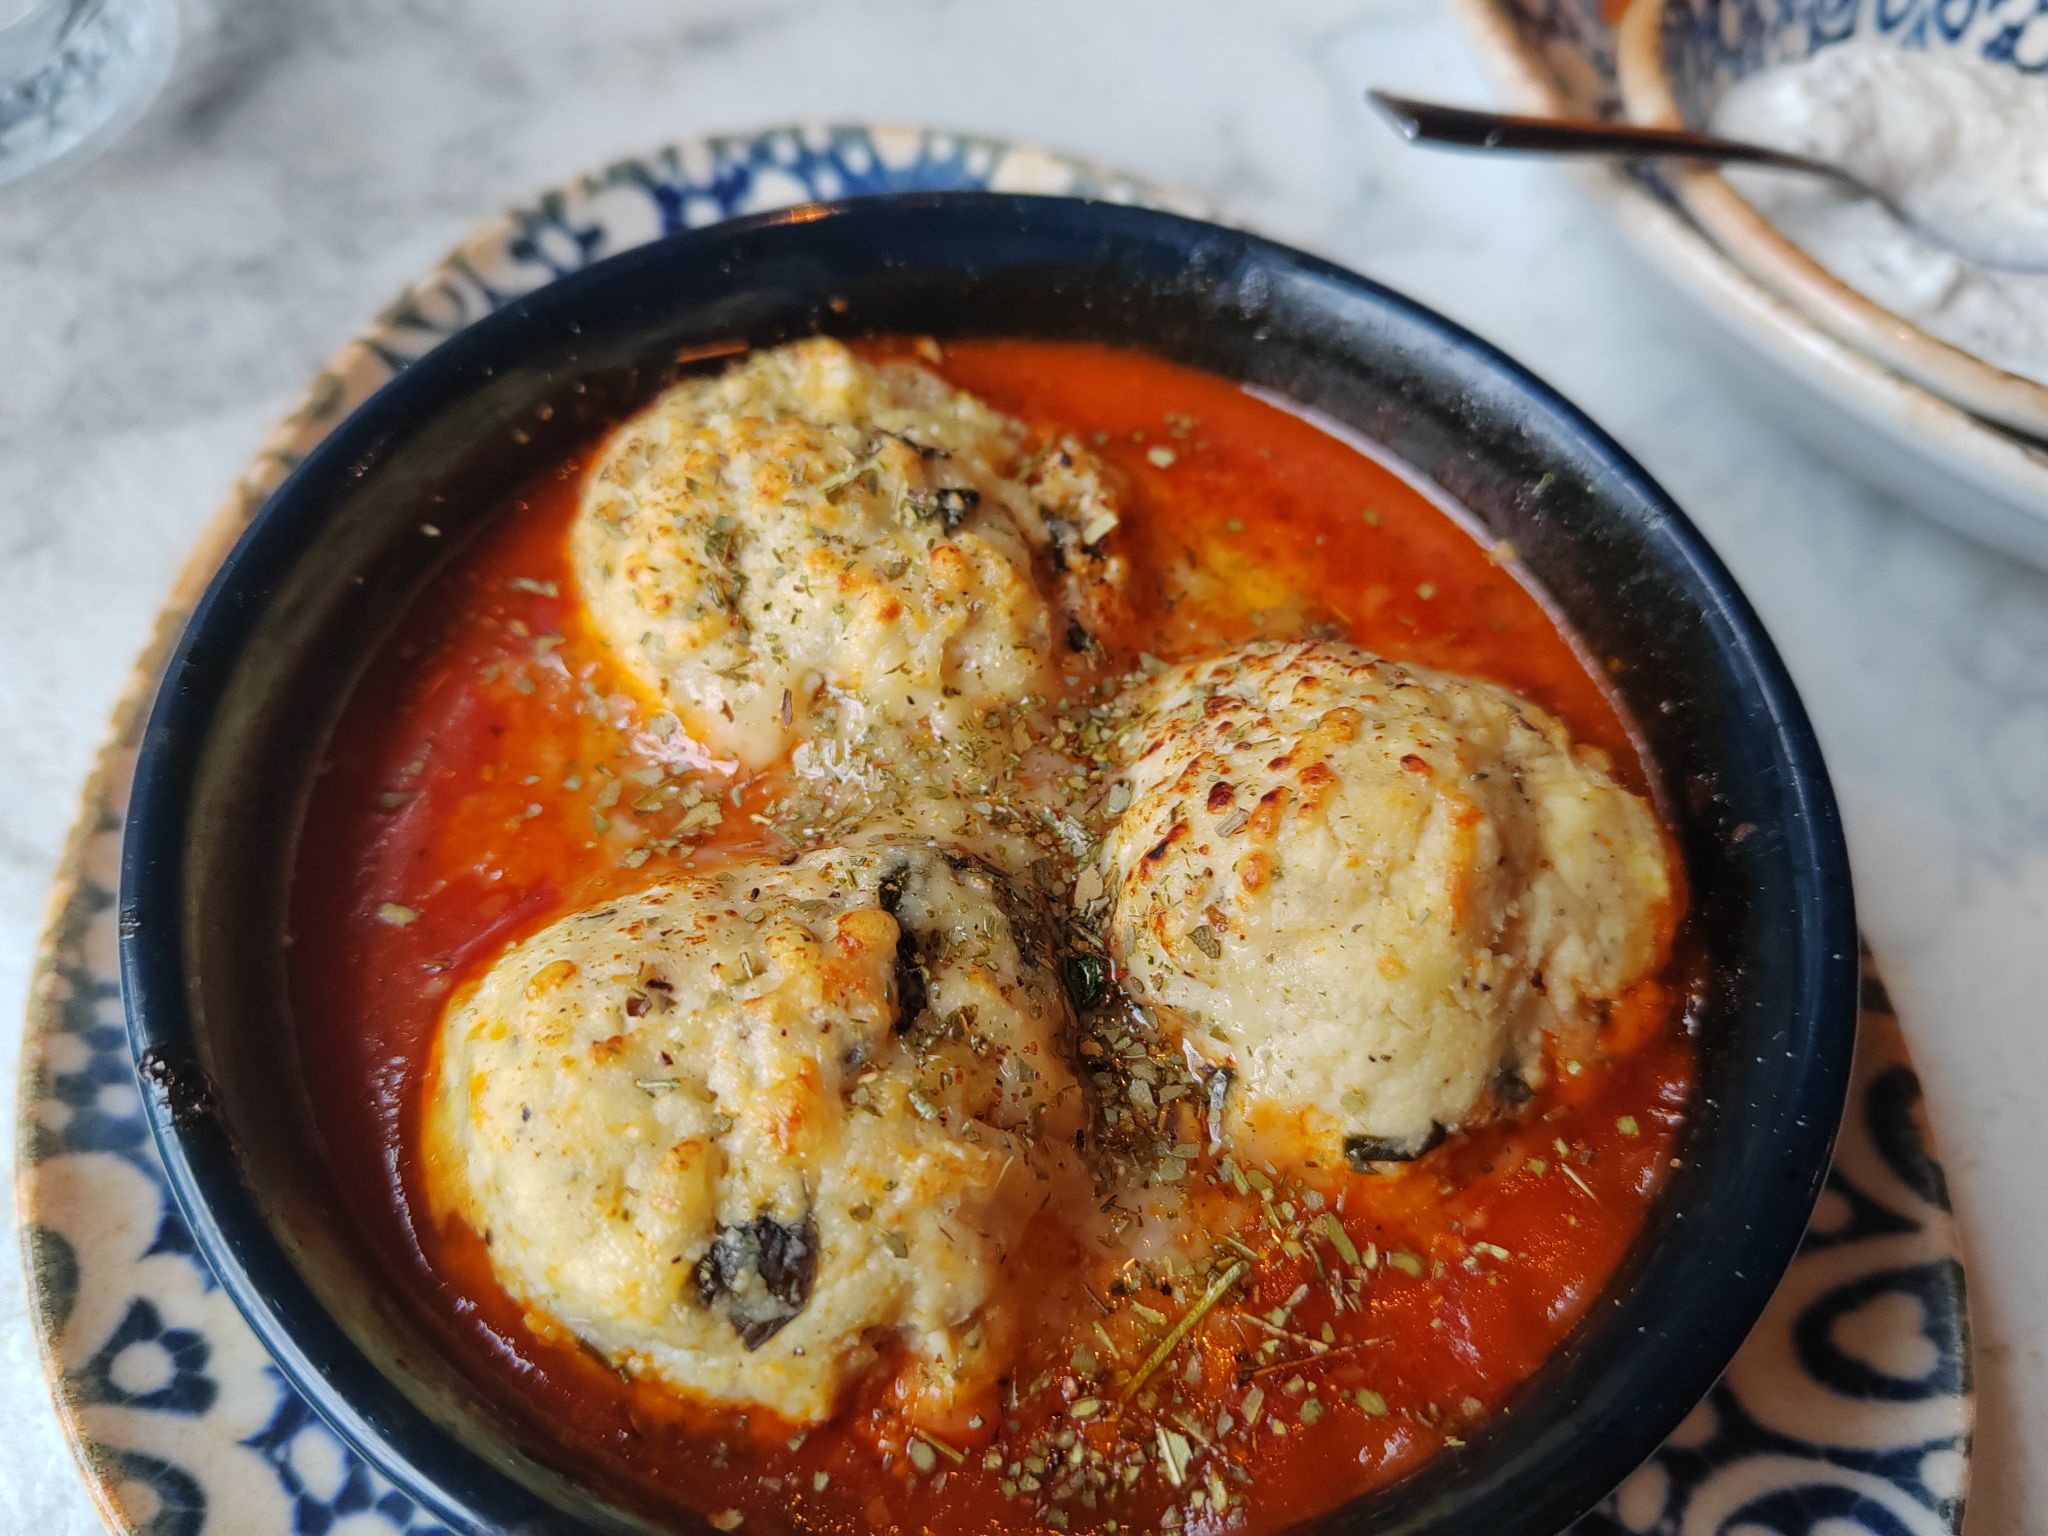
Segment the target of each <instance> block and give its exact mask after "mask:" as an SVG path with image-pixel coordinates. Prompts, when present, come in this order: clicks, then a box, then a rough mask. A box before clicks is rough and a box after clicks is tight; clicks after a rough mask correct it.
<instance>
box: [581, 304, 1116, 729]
mask: <svg viewBox="0 0 2048 1536" xmlns="http://www.w3.org/2000/svg"><path fill="white" fill-rule="evenodd" d="M1116 520H1117V516H1116V510H1115V500H1114V497H1113V495H1112V493H1111V491H1110V489H1109V488H1108V486H1107V485H1106V483H1105V480H1104V476H1103V473H1102V471H1101V467H1100V466H1099V465H1098V464H1097V463H1096V462H1095V461H1094V460H1093V458H1092V457H1091V456H1090V455H1088V454H1087V453H1086V452H1085V451H1084V450H1083V449H1082V448H1080V446H1079V445H1078V444H1075V443H1072V442H1056V443H1050V444H1042V445H1038V446H1037V447H1036V448H1035V449H1034V447H1033V445H1032V444H1031V443H1030V442H1029V440H1028V437H1027V434H1026V433H1025V431H1024V429H1023V428H1022V427H1021V426H1020V425H1019V424H1018V423H1016V422H1014V421H1012V420H1011V419H1010V418H1008V417H1006V416H1003V415H1001V414H1000V413H998V412H996V411H993V410H990V409H989V408H988V407H987V406H985V405H983V404H982V403H981V402H979V401H978V400H976V399H975V398H974V397H973V396H971V395H968V394H964V393H962V392H959V391H956V390H954V389H952V388H951V387H949V386H948V385H946V384H945V383H944V382H943V381H942V380H940V379H939V378H938V377H937V376H936V375H934V374H932V373H929V372H927V371H926V370H924V369H922V368H919V367H917V366H915V365H912V364H892V365H887V366H881V367H877V366H875V365H873V364H870V363H867V362H864V361H862V360H861V359H860V358H858V357H856V356H855V355H854V354H853V353H852V352H850V351H848V350H847V348H846V347H844V346H843V345H841V344H840V343H838V342H836V341H830V340H825V339H814V340H809V341H801V342H796V343H794V344H792V345H789V346H786V347H781V348H778V349H776V350H773V351H768V352H761V353H756V354H755V355H753V356H752V357H750V358H748V359H747V360H746V361H745V362H743V363H740V364H739V365H737V366H735V367H733V368H730V369H728V370H726V371H725V372H723V373H720V374H718V375H716V376H713V377H707V378H699V379H692V380H689V381H686V382H684V383H682V384H678V385H676V386H675V387H674V388H672V389H670V390H669V391H668V392H667V393H665V394H664V395H662V396H661V397H660V398H659V399H658V400H656V401H655V402H654V404H653V405H651V406H649V407H648V408H647V409H646V410H644V411H642V412H641V413H640V414H639V415H637V416H635V417H633V418H632V419H631V420H630V421H628V422H627V423H626V424H625V425H624V426H622V427H621V428H619V430H618V431H617V432H616V433H614V434H613V435H612V437H611V438H610V439H609V441H608V442H607V443H606V444H605V447H604V450H603V452H602V453H601V454H600V455H599V457H598V459H597V461H596V463H595V464H594V465H593V466H592V468H591V470H590V473H589V476H588V479H587V481H586V484H585V489H584V495H583V502H582V506H581V510H580V514H579V516H578V517H577V519H576V523H575V526H574V529H573V531H572V534H571V552H572V557H573V560H574V564H575V569H576V575H577V581H578V584H579V586H580V588H581V590H582V594H583V599H584V602H585V604H586V605H587V610H588V613H589V616H590V618H591V620H592V621H593V622H594V624H595V626H596V628H597V629H598V631H599V632H600V633H601V634H602V635H603V636H604V637H605V639H606V640H607V641H608V642H609V643H610V644H611V646H612V648H613V649H614V651H615V652H616V653H617V654H618V655H619V657H620V658H621V659H622V660H623V661H624V662H625V664H626V666H627V667H628V669H629V670H630V671H631V672H632V673H633V674H634V675H635V676H637V677H638V678H640V679H641V681H642V682H643V684H644V685H645V686H646V687H647V688H648V689H649V690H650V691H651V692H652V693H653V694H655V695H656V696H657V697H658V698H660V699H661V700H662V701H664V702H665V704H666V705H667V706H668V707H669V708H672V709H673V710H675V711H676V712H677V714H678V715H679V716H680V717H681V720H682V723H683V725H684V726H685V727H686V728H687V729H688V731H689V732H690V733H691V734H692V735H693V736H695V737H696V738H697V739H698V740H699V741H701V742H703V743H705V744H706V745H708V746H709V747H710V748H711V749H712V750H713V751H715V752H718V753H721V754H724V755H726V756H728V757H730V758H732V759H734V760H736V761H737V762H738V763H739V764H741V765H742V766H744V767H749V768H755V767H760V766H763V765H765V764H768V763H772V762H774V761H776V760H778V759H780V758H782V757H783V756H785V755H786V754H788V753H789V752H790V751H791V750H792V749H793V748H796V747H797V746H799V745H800V744H811V745H813V746H816V747H819V748H820V749H821V750H822V751H823V752H824V753H825V754H826V755H827V756H837V757H839V758H842V759H843V758H847V757H850V756H858V757H860V758H862V759H864V760H869V761H872V760H874V759H877V758H881V759H888V758H894V757H900V756H902V755H903V753H904V751H905V750H906V746H907V744H908V742H909V741H910V740H911V739H913V738H915V739H917V740H919V741H925V742H935V743H937V744H939V745H940V746H941V747H946V748H951V747H956V746H962V745H965V744H969V743H970V742H971V740H972V738H974V737H975V736H976V735H977V734H980V733H984V731H985V724H984V722H985V717H986V716H987V714H988V713H989V712H990V711H991V710H998V711H1000V710H1007V709H1008V708H1009V707H1010V706H1012V705H1014V704H1015V703H1016V702H1017V701H1018V700H1020V699H1024V698H1026V697H1028V696H1037V697H1039V698H1041V699H1042V698H1043V697H1044V696H1045V695H1046V694H1048V693H1049V692H1051V691H1052V689H1053V687H1054V685H1055V682H1056V673H1057V669H1058V667H1059V666H1060V664H1061V662H1062V660H1063V659H1064V658H1065V657H1066V656H1067V655H1068V654H1069V653H1070V652H1071V651H1072V650H1073V649H1074V646H1075V644H1076V642H1075V641H1074V635H1075V633H1076V631H1075V630H1074V628H1073V626H1074V625H1076V624H1079V625H1081V626H1082V629H1081V631H1080V633H1082V634H1084V635H1085V632H1086V626H1087V624H1088V622H1089V619H1090V615H1091V614H1093V613H1095V612H1097V611H1098V610H1100V609H1101V608H1102V607H1103V606H1104V605H1105V604H1109V603H1113V602H1114V600H1115V599H1114V591H1115V588H1116V587H1117V585H1118V584H1119V583H1120V582H1121V580H1122V565H1121V562H1120V561H1116V560H1113V559H1110V558H1106V557H1105V556H1104V555H1103V554H1102V553H1101V551H1100V549H1099V546H1100V544H1101V541H1102V540H1103V539H1104V537H1105V536H1106V535H1107V534H1108V533H1109V532H1110V531H1111V530H1112V529H1113V528H1114V527H1115V526H1116ZM1040 566H1043V567H1044V568H1045V569H1046V571H1047V573H1048V578H1049V579H1047V580H1046V581H1044V582H1041V580H1040V579H1039V574H1038V570H1037V568H1038V567H1040ZM1055 577H1056V579H1052V578H1055Z"/></svg>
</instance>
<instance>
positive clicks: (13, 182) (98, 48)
mask: <svg viewBox="0 0 2048 1536" xmlns="http://www.w3.org/2000/svg"><path fill="white" fill-rule="evenodd" d="M177 35H178V22H177V9H176V0H0V187H8V186H18V185H21V184H22V183H25V182H27V181H29V180H31V179H33V178H36V177H40V176H44V175H48V174H49V173H51V172H53V171H55V170H56V169H57V168H58V167H60V166H66V165H75V164H76V163H77V162H79V161H80V160H83V159H85V158H86V157H87V156H89V155H91V154H94V153H96V152H97V151H99V150H100V149H103V148H105V147H106V145H107V144H109V143H111V142H112V141H113V139H114V138H115V137H116V136H117V135H118V134H119V133H120V132H121V130H122V129H124V128H126V127H127V126H128V125H129V124H130V123H132V122H134V121H135V119H136V118H137V117H139V116H141V114H142V109H143V108H144V107H146V106H148V105H149V102H150V99H151V98H152V97H153V96H155V95H156V93H157V90H158V88H159V87H160V86H162V84H163V83H164V77H165V76H166V75H167V74H169V73H170V67H171V54H172V51H173V50H174V49H175V47H176V45H177Z"/></svg>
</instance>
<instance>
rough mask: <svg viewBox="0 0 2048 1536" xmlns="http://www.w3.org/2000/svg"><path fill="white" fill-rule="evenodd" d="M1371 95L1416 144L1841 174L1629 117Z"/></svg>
mask: <svg viewBox="0 0 2048 1536" xmlns="http://www.w3.org/2000/svg"><path fill="white" fill-rule="evenodd" d="M1365 94H1366V99H1367V100H1368V101H1370V102H1371V103H1372V104H1373V105H1374V106H1375V107H1377V108H1378V109H1379V111H1380V115H1381V116H1383V117H1384V118H1386V120H1387V121H1388V122H1389V123H1391V124H1393V126H1394V130H1395V131H1396V132H1397V133H1399V134H1400V135H1401V137H1402V138H1404V139H1406V140H1407V141H1408V142H1409V143H1411V144H1440V145H1444V146H1447V147H1450V148H1463V149H1500V150H1511V151H1519V152H1521V153H1524V154H1538V155H1624V156H1629V157H1633V158H1636V159H1649V158H1659V157H1676V158H1681V159H1690V160H1723V161H1728V160H1737V161H1747V162H1750V163H1753V164H1756V165H1776V166H1782V167H1784V168H1785V169H1787V170H1794V171H1813V172H1817V173H1819V174H1821V175H1827V176H1836V175H1839V174H1840V173H1839V172H1838V171H1836V169H1835V168H1834V167H1833V166H1829V165H1822V164H1821V163H1820V162H1818V161H1815V160H1808V159H1806V158H1804V157H1803V156H1800V155H1790V154H1786V153H1785V152H1784V151H1782V150H1776V149H1770V148H1767V147H1766V146H1764V145H1762V144H1745V143H1742V142H1740V141H1739V140H1736V139H1722V138H1716V137H1715V136H1714V135H1712V134H1707V133H1691V132H1688V131H1686V130H1684V129H1678V128H1638V127H1634V126H1632V125H1630V124H1626V123H1604V122H1575V121H1572V120H1571V119H1568V118H1555V117H1517V116H1514V115H1513V114H1511V113H1506V112H1475V111H1473V110H1471V109H1470V108H1467V107H1448V106H1445V105H1443V104H1442V103H1441V102H1434V101H1417V100H1415V99H1414V98H1413V97H1411V96H1395V95H1392V94H1390V93H1389V92H1386V91H1367V92H1366V93H1365Z"/></svg>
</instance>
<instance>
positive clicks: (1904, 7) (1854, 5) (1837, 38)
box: [1559, 0, 2048, 128]
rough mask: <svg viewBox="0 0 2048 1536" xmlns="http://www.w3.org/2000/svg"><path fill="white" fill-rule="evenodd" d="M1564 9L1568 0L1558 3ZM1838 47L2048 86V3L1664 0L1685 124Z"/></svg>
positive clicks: (1667, 58) (1671, 67)
mask: <svg viewBox="0 0 2048 1536" xmlns="http://www.w3.org/2000/svg"><path fill="white" fill-rule="evenodd" d="M1559 3H1565V4H1569V3H1571V0H1559ZM1844 43H1858V44H1863V45H1870V44H1881V45H1883V46H1886V47H1893V48H1908V49H1925V50H1945V51H1953V52H1958V53H1963V54H1966V55H1968V56H1970V57H1972V58H1976V59H1980V60H1982V61H1983V62H1984V63H1986V64H1990V65H1993V66H1995V67H1997V68H2000V69H2008V70H2011V71H2013V72H2014V73H2016V74H2023V75H2030V76H2035V77H2042V78H2043V80H2044V87H2048V0H1667V3H1666V5H1665V7H1664V15H1663V39H1662V44H1663V50H1664V62H1665V69H1666V72H1667V73H1668V75H1669V77H1670V81H1671V90H1672V94H1673V95H1674V96H1675V97H1676V98H1677V101H1678V107H1679V111H1680V112H1681V113H1682V114H1683V115H1684V118H1685V121H1686V123H1687V124H1688V125H1689V126H1692V127H1696V128H1704V127H1706V126H1707V123H1708V121H1709V119H1710V118H1711V117H1712V116H1713V112H1714V107H1715V105H1716V103H1718V102H1719V101H1720V99H1721V98H1722V96H1724V95H1725V94H1727V92H1728V89H1729V88H1730V87H1731V86H1733V85H1734V84H1735V83H1736V82H1737V81H1738V80H1742V79H1744V78H1746V77H1747V76H1750V75H1753V74H1755V73H1757V72H1758V71H1759V70H1764V69H1769V68H1772V67H1774V66H1776V65H1780V64H1791V63H1795V62H1797V61H1799V60H1801V59H1808V58H1811V57H1813V56H1814V55H1815V54H1817V53H1822V52H1825V51H1826V50H1827V49H1829V48H1839V47H1841V46H1842V45H1843V44H1844Z"/></svg>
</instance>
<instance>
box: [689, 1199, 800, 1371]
mask: <svg viewBox="0 0 2048 1536" xmlns="http://www.w3.org/2000/svg"><path fill="white" fill-rule="evenodd" d="M817 1276H818V1227H817V1223H816V1222H814V1221H813V1220H812V1219H811V1217H810V1216H809V1214H808V1213H807V1214H806V1215H805V1216H804V1219H803V1220H802V1221H801V1222H799V1223H797V1224H796V1225H794V1226H791V1225H789V1224H788V1223H786V1222H781V1221H777V1220H776V1219H775V1218H774V1217H773V1216H769V1215H767V1214H765V1213H764V1214H762V1215H759V1216H756V1217H755V1218H754V1219H753V1220H752V1221H750V1222H747V1223H746V1224H745V1225H743V1226H737V1227H724V1228H721V1229H720V1230H719V1234H718V1238H717V1240H716V1241H715V1242H713V1243H712V1245H711V1249H710V1251H709V1252H708V1253H706V1254H705V1255H704V1257H703V1258H701V1259H699V1260H698V1261H697V1265H696V1268H695V1269H694V1270H693V1271H692V1277H693V1278H694V1279H695V1280H696V1282H697V1300H698V1301H699V1302H700V1303H701V1304H702V1305H704V1306H706V1307H713V1306H717V1305H718V1304H719V1303H720V1302H723V1303H724V1305H725V1315H726V1318H727V1320H728V1321H730V1322H731V1324H732V1326H733V1331H734V1332H736V1333H738V1334H739V1336H740V1342H741V1343H742V1344H744V1345H745V1346H746V1347H747V1348H748V1349H750V1350H752V1349H759V1348H760V1347H761V1346H762V1345H763V1344H765V1343H767V1342H768V1340H769V1339H771V1338H773V1337H774V1336H775V1335H776V1334H777V1333H779V1332H780V1331H781V1330H782V1329H783V1328H784V1327H785V1326H787V1325H788V1323H789V1321H790V1320H791V1319H792V1318H794V1317H795V1316H796V1315H797V1313H799V1312H801V1311H803V1309H804V1304H805V1303H806V1302H808V1301H809V1300H810V1299H811V1285H812V1283H813V1282H814V1281H815V1280H816V1279H817ZM750 1280H754V1281H757V1282H758V1283H754V1284H750V1283H749V1281H750Z"/></svg>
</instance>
